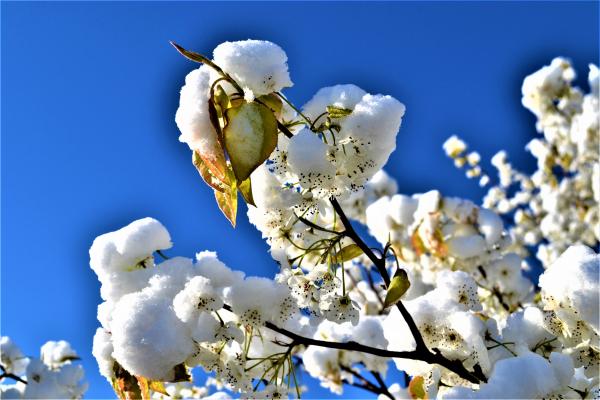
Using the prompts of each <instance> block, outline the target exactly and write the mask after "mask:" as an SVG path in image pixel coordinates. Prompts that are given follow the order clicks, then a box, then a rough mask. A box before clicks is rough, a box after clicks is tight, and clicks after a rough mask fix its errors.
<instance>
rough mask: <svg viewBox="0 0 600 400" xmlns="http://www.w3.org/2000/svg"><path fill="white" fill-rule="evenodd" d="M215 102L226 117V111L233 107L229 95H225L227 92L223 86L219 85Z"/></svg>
mask: <svg viewBox="0 0 600 400" xmlns="http://www.w3.org/2000/svg"><path fill="white" fill-rule="evenodd" d="M214 100H215V103H216V104H217V105H218V106H219V108H220V109H221V113H222V114H223V115H225V110H227V109H228V108H229V107H230V106H231V103H230V102H229V96H227V93H225V90H223V88H222V87H221V85H218V86H217V88H216V89H215V96H214Z"/></svg>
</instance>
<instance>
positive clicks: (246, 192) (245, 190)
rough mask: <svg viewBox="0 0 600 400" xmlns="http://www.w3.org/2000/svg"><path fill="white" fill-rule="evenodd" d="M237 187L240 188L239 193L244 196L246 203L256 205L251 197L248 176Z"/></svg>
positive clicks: (250, 184)
mask: <svg viewBox="0 0 600 400" xmlns="http://www.w3.org/2000/svg"><path fill="white" fill-rule="evenodd" d="M238 189H239V190H240V193H241V194H242V196H243V197H244V200H245V201H246V203H248V204H250V205H253V206H256V204H254V197H252V183H251V182H250V178H248V179H246V180H245V181H243V182H241V183H239V186H238Z"/></svg>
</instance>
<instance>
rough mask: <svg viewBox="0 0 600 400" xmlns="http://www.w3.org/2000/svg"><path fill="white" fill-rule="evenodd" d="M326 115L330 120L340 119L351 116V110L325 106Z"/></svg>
mask: <svg viewBox="0 0 600 400" xmlns="http://www.w3.org/2000/svg"><path fill="white" fill-rule="evenodd" d="M327 113H328V114H329V116H330V117H331V118H342V117H347V116H348V115H350V114H352V110H349V109H347V108H342V107H336V106H327Z"/></svg>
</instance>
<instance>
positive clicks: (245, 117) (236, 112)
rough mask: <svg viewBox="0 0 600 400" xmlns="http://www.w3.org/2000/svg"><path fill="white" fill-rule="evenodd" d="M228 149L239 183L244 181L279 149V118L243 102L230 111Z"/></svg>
mask: <svg viewBox="0 0 600 400" xmlns="http://www.w3.org/2000/svg"><path fill="white" fill-rule="evenodd" d="M226 117H227V126H226V127H225V129H224V131H223V135H224V138H225V148H226V149H227V154H228V155H229V160H230V161H231V166H232V167H233V172H234V174H235V177H236V179H237V181H238V182H243V181H245V180H246V179H248V177H249V176H250V174H251V173H252V171H254V170H255V169H256V168H257V167H258V166H259V165H261V164H262V163H263V162H264V161H265V160H266V159H267V158H268V157H269V156H270V155H271V153H272V152H273V150H275V147H276V146H277V119H276V118H275V115H273V112H272V111H271V110H269V109H268V108H267V107H265V106H263V105H262V104H258V103H243V104H241V105H240V106H238V107H234V108H230V109H228V110H227V112H226Z"/></svg>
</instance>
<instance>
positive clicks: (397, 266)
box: [44, 40, 600, 399]
mask: <svg viewBox="0 0 600 400" xmlns="http://www.w3.org/2000/svg"><path fill="white" fill-rule="evenodd" d="M176 47H177V48H178V50H179V51H180V52H181V53H182V54H184V55H185V56H186V57H188V58H189V59H192V60H194V61H197V62H201V63H203V65H202V66H201V67H200V68H199V69H197V70H195V71H192V72H191V73H190V74H189V75H188V76H187V78H186V83H185V86H184V87H183V88H182V91H181V99H180V106H179V109H178V111H177V114H176V122H177V125H178V126H179V128H180V130H181V137H180V140H182V141H184V142H186V143H187V144H188V145H189V146H190V148H191V149H192V150H193V152H194V165H195V166H196V168H197V169H198V171H199V172H200V174H201V176H202V177H203V179H204V180H205V181H206V183H207V184H209V185H210V186H211V187H212V188H213V189H214V191H215V197H216V199H217V203H218V205H219V207H220V208H221V210H222V211H223V212H224V213H225V215H226V216H227V217H228V218H229V219H230V221H232V222H234V221H235V209H236V207H237V193H238V192H240V193H241V194H242V196H243V198H244V199H245V200H246V202H247V203H248V204H249V207H248V218H249V220H250V222H251V223H253V224H254V225H255V226H256V227H257V228H258V229H259V230H260V231H261V233H262V235H263V237H264V238H265V239H266V241H267V242H268V244H269V246H270V252H271V255H272V257H273V258H274V260H275V261H276V262H277V263H278V264H279V265H280V271H279V273H278V274H277V275H276V276H275V277H274V278H273V279H268V278H259V277H246V276H245V274H244V273H242V272H239V271H234V270H231V269H230V268H228V267H227V266H226V265H225V264H223V263H222V262H221V261H220V260H219V259H218V258H217V256H216V254H215V253H212V252H207V251H203V252H200V253H198V254H197V255H196V258H195V259H194V260H192V259H188V258H183V257H172V258H168V257H167V256H165V254H164V253H163V251H164V250H166V249H169V248H170V247H171V245H172V244H171V238H170V236H169V233H168V232H167V230H166V229H165V228H164V227H163V226H162V225H161V224H160V223H159V222H158V221H156V220H154V219H151V218H145V219H142V220H139V221H135V222H133V223H131V224H130V225H128V226H126V227H124V228H122V229H120V230H117V231H115V232H111V233H108V234H105V235H102V236H100V237H98V238H97V239H96V240H95V241H94V243H93V245H92V248H91V249H90V258H91V261H90V265H91V267H92V269H93V270H94V271H95V272H96V274H97V275H98V278H99V280H100V282H101V283H102V287H101V295H102V298H103V300H104V303H102V304H101V305H100V306H99V307H98V319H99V321H100V323H101V325H102V327H101V328H99V329H98V331H97V333H96V336H95V338H94V350H93V353H94V356H95V357H96V358H97V359H98V363H99V366H100V370H101V372H102V374H103V375H104V376H105V377H106V378H107V379H109V380H110V381H111V382H112V383H113V386H114V387H115V390H116V391H117V393H118V394H119V395H120V396H121V397H127V396H131V392H133V394H138V395H140V396H141V397H149V396H150V395H152V396H155V397H162V396H167V395H171V396H175V397H178V396H179V397H201V396H206V395H207V394H208V393H209V387H214V388H216V390H217V391H216V393H214V394H212V395H211V396H210V398H227V397H228V396H229V393H231V392H233V393H232V394H233V395H234V396H241V398H287V397H290V396H300V395H301V393H302V392H303V387H302V386H301V385H300V384H299V383H298V382H297V374H300V373H302V371H304V372H306V373H307V374H309V375H310V376H312V377H313V378H315V379H317V380H318V381H319V382H320V384H321V385H322V386H324V387H326V388H328V389H330V390H331V391H332V392H333V393H336V394H341V393H343V388H344V385H353V386H357V387H360V388H362V389H365V390H368V391H370V392H372V393H374V394H377V395H378V396H379V398H390V399H394V398H406V397H408V396H410V397H412V398H435V397H438V398H490V397H506V396H508V397H511V398H574V397H577V398H588V397H598V395H599V384H600V381H599V378H598V376H599V368H600V358H599V354H600V353H599V350H600V339H599V333H600V332H599V329H600V327H599V322H598V321H599V298H598V293H599V287H598V286H599V282H598V276H599V273H600V271H599V268H600V258H599V256H598V254H596V253H595V252H594V251H593V250H592V249H591V248H589V247H586V246H585V244H587V245H591V246H595V245H597V240H598V237H597V233H595V231H594V229H596V228H595V226H594V224H596V223H597V220H598V208H597V204H595V201H594V200H596V201H597V200H598V198H597V193H598V190H597V189H598V187H597V183H594V182H593V179H594V176H597V175H598V172H597V171H598V154H597V147H598V124H597V116H598V111H597V107H598V99H597V95H598V84H597V69H594V68H592V73H591V77H590V80H591V81H592V92H591V93H590V94H588V95H583V94H582V93H581V92H580V91H579V90H578V89H576V88H573V87H572V86H571V82H572V80H573V76H574V73H573V71H572V69H571V68H570V66H569V64H568V63H567V62H566V61H565V60H563V59H558V61H556V60H555V61H554V62H553V63H552V65H551V66H549V67H545V68H544V69H542V70H541V71H540V72H537V73H535V74H534V75H532V76H530V77H528V78H527V79H526V80H525V83H524V85H523V104H524V105H525V106H526V107H527V108H529V109H530V110H532V111H533V112H534V114H536V116H537V118H538V129H539V130H540V132H542V133H543V134H544V139H543V140H541V139H536V140H537V141H534V142H532V144H530V146H529V148H530V150H531V151H532V152H533V153H534V155H536V157H538V160H540V159H541V160H542V161H541V162H540V163H539V166H538V167H539V169H538V171H537V172H536V173H535V174H534V175H532V176H526V175H525V174H522V173H519V172H516V171H514V170H513V169H512V167H510V164H509V163H508V161H507V158H506V156H505V155H504V154H503V153H500V155H497V156H496V157H495V158H494V160H493V164H494V165H495V166H496V167H497V168H498V169H499V171H500V185H499V186H497V187H494V188H492V190H491V191H490V193H491V194H489V195H488V196H487V197H486V200H485V201H484V204H483V206H478V205H476V204H474V203H473V202H471V201H469V200H466V199H460V198H454V197H444V196H443V195H442V194H440V193H439V192H438V191H430V192H427V193H421V194H415V195H403V194H398V185H397V184H396V182H395V181H394V180H393V179H392V178H391V177H389V176H388V175H387V174H386V173H385V172H384V171H383V170H382V167H383V166H384V165H385V163H386V162H387V160H388V158H389V156H390V154H391V153H392V151H393V150H394V148H395V138H396V134H397V132H398V130H399V128H400V124H401V121H402V117H403V115H404V106H403V105H402V104H401V103H399V102H398V101H397V100H395V99H393V98H392V97H390V96H384V95H371V94H368V93H366V92H365V91H363V90H362V89H360V88H358V87H356V86H354V85H338V86H332V87H327V88H324V89H321V90H319V91H318V92H317V93H316V94H315V96H314V97H313V98H312V99H311V100H309V101H308V102H307V103H306V104H305V105H304V106H303V107H296V106H294V105H293V104H292V103H291V102H290V100H288V99H287V98H286V97H285V96H284V95H283V94H282V93H281V90H282V89H284V88H286V87H289V86H291V85H292V82H291V80H290V78H289V74H288V70H287V64H286V62H287V57H286V55H285V53H284V52H283V50H282V49H281V48H279V47H278V46H276V45H274V44H272V43H269V42H262V41H253V40H249V41H243V42H233V43H229V42H228V43H224V44H222V45H220V46H218V47H217V48H216V49H215V51H214V53H213V59H212V60H210V59H208V58H206V57H204V56H202V55H200V54H197V53H193V52H189V51H187V50H185V49H183V48H181V47H179V46H176ZM444 149H445V151H446V152H447V153H448V155H450V156H451V157H452V158H453V159H454V160H455V164H456V165H457V166H458V167H461V168H462V167H465V166H467V175H468V176H470V177H476V176H477V177H480V183H481V184H482V185H486V184H487V183H488V180H489V175H488V174H485V173H484V172H483V170H482V168H481V166H480V156H479V154H478V153H476V152H467V145H466V144H465V143H464V142H462V141H461V140H460V139H458V138H456V137H453V138H451V139H449V140H448V141H447V142H446V143H445V144H444ZM541 149H546V150H545V153H544V151H542V150H541ZM544 154H545V155H544ZM557 167H560V168H561V169H560V170H557ZM594 174H595V175H594ZM559 175H560V176H559ZM515 184H518V185H520V188H519V189H518V190H517V191H516V192H515V194H514V196H513V197H511V196H512V193H513V192H512V189H513V185H515ZM494 193H495V194H494ZM509 193H510V194H511V196H509ZM594 196H595V197H594ZM570 202H571V203H570ZM572 202H574V203H572ZM573 204H574V205H573ZM509 212H514V217H515V226H510V225H509V226H505V221H504V220H503V219H502V218H501V216H499V215H498V214H506V213H509ZM350 220H353V221H354V223H355V224H356V225H358V223H360V224H363V225H364V226H365V227H366V228H367V229H368V231H369V232H370V233H371V234H372V235H373V236H374V237H375V239H376V240H377V241H378V242H379V244H380V245H381V248H380V249H373V248H372V247H371V246H369V245H368V244H367V243H366V242H365V240H363V238H362V237H361V235H360V234H359V233H358V231H359V230H360V229H358V228H356V227H355V226H354V225H353V224H352V222H351V221H350ZM526 220H527V221H529V222H527V223H526V222H524V221H526ZM548 221H550V222H548ZM528 223H531V226H530V225H527V224H528ZM525 237H527V239H525ZM531 237H534V238H535V240H533V239H531ZM541 240H544V244H542V245H540V249H543V248H545V250H540V252H541V253H543V254H545V255H546V256H544V257H540V258H542V260H543V261H544V263H545V267H546V269H545V272H544V273H543V274H542V276H541V277H540V278H539V282H532V281H531V280H529V279H528V278H526V276H525V274H524V272H525V271H526V270H527V269H528V268H529V267H528V263H527V261H526V259H525V258H524V257H525V256H526V254H527V253H526V252H525V251H524V249H525V245H533V244H538V243H539V242H540V241H541ZM581 242H582V243H583V244H577V243H581ZM572 245H573V246H572ZM541 253H540V254H541ZM549 254H552V256H548V255H549ZM560 254H562V255H560ZM559 255H560V257H559ZM159 258H160V259H159ZM51 353H52V352H50V351H49V352H47V355H44V359H48V360H54V359H56V357H54V356H52V355H51ZM44 354H46V353H44ZM392 361H393V364H392ZM49 362H50V361H49ZM392 365H395V367H396V368H397V369H399V370H401V371H404V372H405V373H406V374H407V377H408V379H409V380H410V384H409V385H408V387H407V388H405V387H401V386H400V385H398V384H394V385H391V386H390V387H387V386H386V383H385V380H384V379H385V376H386V373H387V372H388V370H389V368H390V367H391V366H392ZM196 367H200V368H202V369H203V370H204V371H206V372H209V373H211V374H212V375H211V377H210V378H209V379H208V381H207V382H206V384H205V386H203V387H197V386H193V384H192V383H191V382H190V379H191V370H192V369H193V368H196ZM366 373H369V374H370V376H372V377H373V378H372V379H371V378H369V377H367V376H366ZM403 386H406V385H403Z"/></svg>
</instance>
